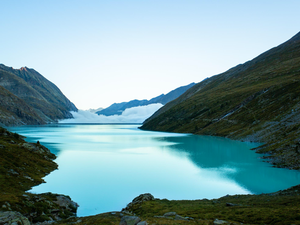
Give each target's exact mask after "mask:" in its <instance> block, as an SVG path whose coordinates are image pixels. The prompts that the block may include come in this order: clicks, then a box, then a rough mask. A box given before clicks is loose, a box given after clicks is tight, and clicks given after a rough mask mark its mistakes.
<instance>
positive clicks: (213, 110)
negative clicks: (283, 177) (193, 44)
mask: <svg viewBox="0 0 300 225" xmlns="http://www.w3.org/2000/svg"><path fill="white" fill-rule="evenodd" d="M299 127H300V33H298V34H297V35H295V36H294V37H293V38H291V39H290V40H288V41H287V42H285V43H283V44H281V45H279V46H278V47H275V48H272V49H270V50H269V51H267V52H265V53H263V54H261V55H259V56H258V57H256V58H254V59H253V60H251V61H248V62H246V63H244V64H241V65H238V66H236V67H234V68H231V69H230V70H228V71H226V72H224V73H222V74H219V75H216V76H213V77H211V78H209V79H206V80H204V81H202V82H200V83H198V84H196V85H195V86H194V87H192V88H191V89H189V90H188V91H187V92H186V93H184V94H183V95H182V96H180V97H179V98H178V99H176V100H174V101H172V102H170V103H168V104H167V105H165V106H164V107H162V108H161V109H160V110H159V111H157V112H156V113H155V114H154V115H153V116H152V117H150V118H149V119H148V120H146V121H145V122H144V125H143V126H142V127H141V129H145V130H159V131H170V132H182V133H194V134H204V135H216V136H224V137H229V138H232V139H238V140H243V141H255V142H263V143H265V145H263V146H261V147H260V148H258V149H257V150H258V152H261V153H266V152H267V153H269V154H271V156H270V157H268V158H269V159H270V160H271V162H272V163H273V164H275V165H277V166H279V167H289V168H292V169H300V129H299Z"/></svg>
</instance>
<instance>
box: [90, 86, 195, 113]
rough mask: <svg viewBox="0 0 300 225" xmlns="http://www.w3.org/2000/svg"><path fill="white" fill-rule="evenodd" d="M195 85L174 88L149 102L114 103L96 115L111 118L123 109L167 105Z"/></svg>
mask: <svg viewBox="0 0 300 225" xmlns="http://www.w3.org/2000/svg"><path fill="white" fill-rule="evenodd" d="M194 85H195V83H191V84H189V85H186V86H182V87H179V88H176V89H175V90H172V91H170V92H169V93H168V94H166V95H165V94H161V95H159V96H157V97H154V98H152V99H150V100H145V99H144V100H136V99H135V100H132V101H129V102H121V103H114V104H112V105H111V106H109V107H107V108H105V109H102V110H101V111H98V112H96V113H97V114H98V115H105V116H111V115H121V114H122V112H123V111H124V110H125V109H128V108H132V107H136V106H145V105H150V104H154V103H161V104H163V105H165V104H167V103H168V102H170V101H172V100H174V99H176V98H178V97H179V96H180V95H182V94H183V93H184V92H185V91H186V90H188V89H189V88H191V87H193V86H194Z"/></svg>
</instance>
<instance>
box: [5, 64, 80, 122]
mask: <svg viewBox="0 0 300 225" xmlns="http://www.w3.org/2000/svg"><path fill="white" fill-rule="evenodd" d="M0 87H1V88H0V96H1V102H0V103H1V104H0V124H2V125H5V126H10V125H24V124H45V123H48V122H53V121H56V120H58V119H65V118H72V114H71V113H70V112H69V111H77V108H76V107H75V105H74V104H73V103H72V102H70V101H69V100H68V99H67V98H66V97H65V96H64V95H63V93H62V92H61V91H60V90H59V88H58V87H56V86H55V85H54V84H53V83H51V82H50V81H48V80H47V79H46V78H44V77H43V76H42V75H41V74H39V73H38V72H36V71H35V70H34V69H29V68H27V67H22V68H21V69H13V68H11V67H7V66H4V65H3V64H0Z"/></svg>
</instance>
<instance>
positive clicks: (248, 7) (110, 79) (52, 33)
mask: <svg viewBox="0 0 300 225" xmlns="http://www.w3.org/2000/svg"><path fill="white" fill-rule="evenodd" d="M299 8H300V2H299V1H296V0H287V1H271V0H266V1H251V2H241V1H234V0H229V1H226V2H225V1H224V2H221V1H218V2H215V1H210V2H207V1H196V0H187V1H178V0H172V1H171V0H163V1H157V0H151V1H150V0H146V1H137V0H128V1H96V0H91V1H88V2H82V1H78V0H74V1H69V0H66V1H57V0H54V1H51V2H45V1H37V0H32V1H26V2H20V1H15V0H12V1H5V2H3V3H2V5H1V9H0V18H1V21H2V31H3V32H2V35H1V36H0V41H1V43H2V45H1V51H0V52H1V54H0V57H1V59H0V63H3V64H4V65H6V66H10V67H14V68H20V67H25V66H26V67H28V68H33V69H35V70H36V71H38V72H39V73H40V74H42V75H43V76H44V77H45V78H47V79H48V80H50V81H51V82H53V83H54V84H56V85H57V86H58V88H59V89H60V90H61V91H62V92H63V93H64V94H65V95H66V96H67V97H68V98H69V99H70V100H71V101H72V102H73V103H74V104H75V105H76V106H77V107H78V108H79V109H90V108H93V109H95V108H99V107H103V108H106V107H108V106H109V105H111V104H113V103H117V102H127V101H130V100H133V99H139V100H141V99H151V98H153V97H155V96H158V95H160V94H166V93H168V92H169V91H171V90H173V89H175V88H177V87H180V86H184V85H188V84H190V83H192V82H195V83H198V82H200V81H202V80H203V79H205V78H207V77H211V76H213V75H216V74H219V73H222V72H224V71H226V70H228V69H230V68H232V67H234V66H236V65H238V64H241V63H244V62H246V61H248V60H251V59H253V58H254V57H256V56H258V55H259V54H261V53H263V52H265V51H267V50H269V49H270V48H273V47H275V46H277V45H279V44H281V43H283V42H285V41H287V40H288V39H290V38H291V37H292V36H293V35H295V34H296V33H298V32H299V28H298V26H295V23H296V21H299V20H300V14H299V12H298V9H299Z"/></svg>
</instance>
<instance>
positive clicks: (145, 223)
mask: <svg viewBox="0 0 300 225" xmlns="http://www.w3.org/2000/svg"><path fill="white" fill-rule="evenodd" d="M136 225H148V223H147V222H146V221H141V222H139V223H137V224H136Z"/></svg>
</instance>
